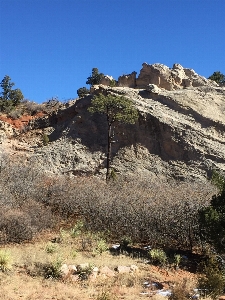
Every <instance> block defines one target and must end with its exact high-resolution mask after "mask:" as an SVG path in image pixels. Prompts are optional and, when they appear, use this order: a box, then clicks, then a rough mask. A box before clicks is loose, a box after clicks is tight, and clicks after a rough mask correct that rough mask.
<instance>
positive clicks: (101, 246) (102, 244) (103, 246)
mask: <svg viewBox="0 0 225 300" xmlns="http://www.w3.org/2000/svg"><path fill="white" fill-rule="evenodd" d="M108 249H109V247H108V245H107V243H106V241H105V240H103V239H100V240H99V241H98V242H97V246H96V249H95V252H96V253H98V254H102V253H103V252H105V251H107V250H108Z"/></svg>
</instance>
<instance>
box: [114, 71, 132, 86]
mask: <svg viewBox="0 0 225 300" xmlns="http://www.w3.org/2000/svg"><path fill="white" fill-rule="evenodd" d="M136 74H137V72H132V73H131V74H128V75H122V76H120V77H119V78H118V86H124V87H130V88H135V87H136Z"/></svg>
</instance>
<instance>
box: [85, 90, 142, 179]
mask: <svg viewBox="0 0 225 300" xmlns="http://www.w3.org/2000/svg"><path fill="white" fill-rule="evenodd" d="M88 111H89V112H91V113H100V114H104V115H106V118H107V125H108V127H107V131H108V138H107V166H106V168H107V172H106V181H107V182H108V181H109V179H110V165H111V151H112V140H113V136H114V134H113V131H112V127H113V126H115V123H116V122H117V123H126V124H134V123H135V122H136V121H137V119H138V111H137V109H136V108H135V107H134V105H133V102H132V101H131V100H130V99H128V98H125V97H123V96H116V95H111V94H109V95H107V96H105V95H103V94H99V95H98V96H94V98H93V99H92V101H91V106H90V107H89V108H88Z"/></svg>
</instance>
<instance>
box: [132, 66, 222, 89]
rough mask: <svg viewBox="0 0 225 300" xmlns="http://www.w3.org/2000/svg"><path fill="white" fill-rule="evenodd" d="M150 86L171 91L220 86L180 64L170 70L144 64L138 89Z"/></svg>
mask: <svg viewBox="0 0 225 300" xmlns="http://www.w3.org/2000/svg"><path fill="white" fill-rule="evenodd" d="M149 84H155V85H157V86H158V87H160V88H163V89H166V90H169V91H171V90H176V89H181V88H186V87H190V86H193V87H198V86H204V85H209V86H218V85H217V84H216V83H215V82H213V81H211V80H208V79H206V78H205V77H203V76H199V75H198V74H197V73H196V72H195V71H194V70H192V69H186V68H183V67H182V66H181V65H180V64H174V65H173V68H172V69H170V68H168V67H167V66H165V65H163V64H153V65H149V64H147V63H144V64H143V65H142V69H141V71H140V74H139V76H138V78H137V80H136V87H137V88H146V87H147V86H148V85H149Z"/></svg>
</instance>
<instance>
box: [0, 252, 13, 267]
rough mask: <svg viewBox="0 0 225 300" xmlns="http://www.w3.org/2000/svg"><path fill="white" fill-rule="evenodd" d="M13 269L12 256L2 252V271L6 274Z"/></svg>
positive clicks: (0, 260) (0, 263) (0, 256)
mask: <svg viewBox="0 0 225 300" xmlns="http://www.w3.org/2000/svg"><path fill="white" fill-rule="evenodd" d="M10 269H11V255H10V253H9V252H7V251H5V250H0V270H1V271H2V272H6V271H8V270H10Z"/></svg>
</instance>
